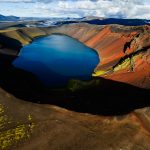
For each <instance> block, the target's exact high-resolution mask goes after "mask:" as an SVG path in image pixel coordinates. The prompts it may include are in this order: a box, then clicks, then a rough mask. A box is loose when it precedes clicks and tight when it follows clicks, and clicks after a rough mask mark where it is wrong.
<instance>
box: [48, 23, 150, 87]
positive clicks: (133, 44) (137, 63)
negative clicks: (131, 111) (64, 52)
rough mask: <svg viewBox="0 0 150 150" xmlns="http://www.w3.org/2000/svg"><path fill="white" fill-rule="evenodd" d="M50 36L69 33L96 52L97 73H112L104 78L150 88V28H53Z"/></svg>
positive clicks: (91, 26)
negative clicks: (97, 59)
mask: <svg viewBox="0 0 150 150" xmlns="http://www.w3.org/2000/svg"><path fill="white" fill-rule="evenodd" d="M50 33H62V34H67V35H68V36H71V37H73V38H76V39H78V40H79V41H81V42H83V43H84V44H86V45H87V46H89V47H91V48H93V49H95V50H96V51H97V52H98V54H99V56H100V63H99V64H98V66H97V68H96V69H95V71H101V70H102V71H108V72H109V74H105V76H103V77H105V78H109V79H112V80H116V81H121V82H125V83H129V84H132V85H135V86H138V87H143V88H150V78H149V77H150V52H149V48H150V36H149V35H150V27H149V26H139V27H128V26H121V25H106V26H98V25H89V24H71V25H63V26H60V27H58V28H56V29H52V30H51V31H50ZM137 55H139V57H137ZM134 58H136V59H134ZM126 60H129V61H130V63H129V64H128V65H127V64H123V62H124V61H126ZM119 65H120V68H118V69H116V67H117V66H119ZM125 65H126V66H125ZM110 72H111V73H110Z"/></svg>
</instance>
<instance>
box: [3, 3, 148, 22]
mask: <svg viewBox="0 0 150 150" xmlns="http://www.w3.org/2000/svg"><path fill="white" fill-rule="evenodd" d="M0 14H2V15H15V16H22V17H75V18H78V17H84V16H99V17H106V18H109V17H113V18H140V19H150V0H0Z"/></svg>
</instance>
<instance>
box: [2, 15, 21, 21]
mask: <svg viewBox="0 0 150 150" xmlns="http://www.w3.org/2000/svg"><path fill="white" fill-rule="evenodd" d="M19 20H20V18H19V17H16V16H3V15H0V21H19Z"/></svg>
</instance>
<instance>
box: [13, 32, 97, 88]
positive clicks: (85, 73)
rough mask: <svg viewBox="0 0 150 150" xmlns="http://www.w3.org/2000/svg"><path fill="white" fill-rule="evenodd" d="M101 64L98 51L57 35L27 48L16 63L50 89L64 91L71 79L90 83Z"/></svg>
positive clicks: (14, 62)
mask: <svg viewBox="0 0 150 150" xmlns="http://www.w3.org/2000/svg"><path fill="white" fill-rule="evenodd" d="M98 63H99V56H98V54H97V52H96V51H94V50H93V49H91V48H89V47H87V46H85V45H84V44H82V43H81V42H79V41H77V40H75V39H73V38H71V37H69V36H66V35H57V34H53V35H50V36H47V37H41V38H37V39H35V40H34V41H33V42H32V43H31V44H29V45H26V46H24V47H23V48H22V49H21V51H20V54H19V56H18V57H17V58H16V59H15V60H14V61H13V65H14V66H15V67H16V68H19V69H23V70H25V71H28V72H31V73H33V74H34V75H36V77H37V78H38V79H39V80H40V81H42V83H44V84H45V85H46V86H48V87H62V86H65V85H67V83H68V81H69V80H70V79H79V80H89V79H91V75H92V73H93V71H94V69H95V67H96V65H97V64H98Z"/></svg>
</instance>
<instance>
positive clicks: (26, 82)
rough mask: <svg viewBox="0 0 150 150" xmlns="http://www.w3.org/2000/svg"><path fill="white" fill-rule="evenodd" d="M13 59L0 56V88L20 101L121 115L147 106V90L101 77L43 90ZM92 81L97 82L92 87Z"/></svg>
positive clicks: (87, 111)
mask: <svg viewBox="0 0 150 150" xmlns="http://www.w3.org/2000/svg"><path fill="white" fill-rule="evenodd" d="M13 59H14V56H10V55H0V68H1V71H0V87H2V88H3V89H5V90H6V91H8V92H9V93H12V94H13V95H14V96H16V97H18V98H20V99H22V100H26V101H31V102H36V103H44V104H54V105H58V106H61V107H64V108H67V109H70V110H74V111H77V112H85V113H92V114H101V115H121V114H125V113H128V112H130V111H132V110H134V109H138V108H142V107H147V106H150V101H149V97H150V90H146V89H141V88H137V87H135V86H132V85H129V84H125V83H120V82H116V81H111V80H106V79H103V78H95V79H93V83H92V86H88V87H86V88H82V89H80V90H75V91H74V92H71V91H70V90H69V89H59V90H54V89H51V90H50V89H46V88H45V87H44V86H43V85H42V84H41V83H40V82H39V81H38V80H37V79H36V77H34V76H33V75H32V74H31V73H28V72H25V71H22V70H19V69H16V68H14V67H12V66H11V65H10V63H11V61H12V60H13ZM94 82H95V83H98V84H96V85H95V86H93V85H94Z"/></svg>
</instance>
